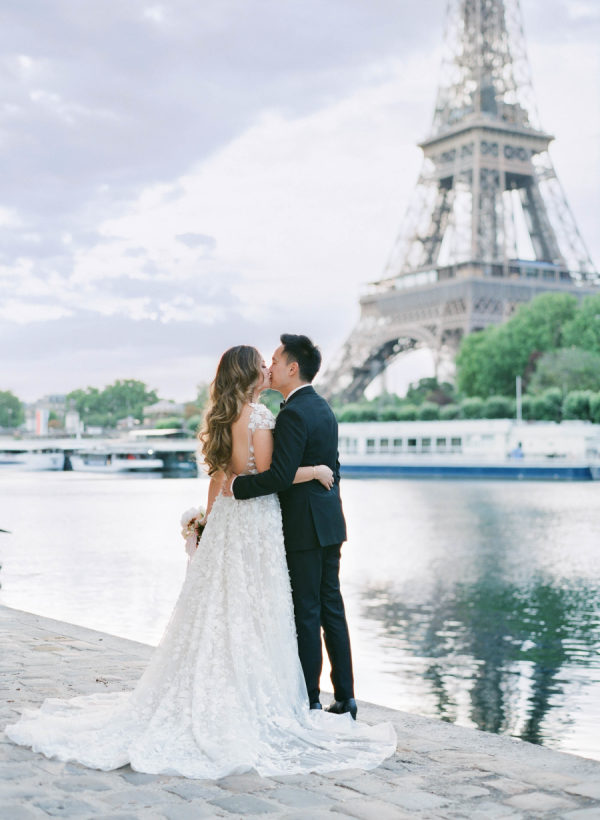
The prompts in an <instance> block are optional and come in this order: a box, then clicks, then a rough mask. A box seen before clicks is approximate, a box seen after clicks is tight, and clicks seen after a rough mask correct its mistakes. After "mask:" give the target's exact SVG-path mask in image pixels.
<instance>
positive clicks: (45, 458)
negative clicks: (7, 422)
mask: <svg viewBox="0 0 600 820" xmlns="http://www.w3.org/2000/svg"><path fill="white" fill-rule="evenodd" d="M64 462H65V455H64V451H63V450H62V448H61V447H56V446H53V445H52V444H51V443H50V442H44V443H38V442H30V441H15V440H5V441H0V469H3V468H5V467H14V468H16V469H18V470H62V469H63V466H64Z"/></svg>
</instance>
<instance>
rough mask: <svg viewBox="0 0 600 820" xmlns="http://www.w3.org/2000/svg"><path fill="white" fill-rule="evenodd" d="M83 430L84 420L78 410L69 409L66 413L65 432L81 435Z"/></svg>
mask: <svg viewBox="0 0 600 820" xmlns="http://www.w3.org/2000/svg"><path fill="white" fill-rule="evenodd" d="M82 432H83V422H82V421H81V418H80V416H79V413H78V412H77V410H67V412H66V413H65V433H68V434H69V435H75V436H77V435H79V434H80V433H82Z"/></svg>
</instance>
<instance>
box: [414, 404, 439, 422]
mask: <svg viewBox="0 0 600 820" xmlns="http://www.w3.org/2000/svg"><path fill="white" fill-rule="evenodd" d="M439 417H440V406H439V404H435V402H432V401H424V402H423V404H422V405H421V406H420V407H419V409H418V411H417V418H418V419H419V421H435V420H436V419H439Z"/></svg>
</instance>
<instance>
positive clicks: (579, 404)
mask: <svg viewBox="0 0 600 820" xmlns="http://www.w3.org/2000/svg"><path fill="white" fill-rule="evenodd" d="M593 396H594V394H593V393H592V392H591V391H590V390H572V391H571V392H570V393H567V395H566V396H565V400H564V402H563V407H562V415H563V418H564V419H581V420H582V421H591V406H590V405H591V400H592V397H593Z"/></svg>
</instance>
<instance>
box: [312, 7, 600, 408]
mask: <svg viewBox="0 0 600 820" xmlns="http://www.w3.org/2000/svg"><path fill="white" fill-rule="evenodd" d="M552 139H553V137H552V136H551V135H550V134H547V133H546V132H545V131H543V130H542V129H541V127H540V124H539V119H538V114H537V110H536V105H535V99H534V95H533V90H532V84H531V77H530V70H529V63H528V60H527V54H526V50H525V39H524V35H523V29H522V25H521V11H520V6H519V0H448V5H447V12H446V31H445V37H444V57H443V61H442V71H441V81H440V84H439V87H438V94H437V100H436V105H435V111H434V116H433V124H432V128H431V134H430V136H429V137H428V138H427V139H426V140H424V141H423V142H422V143H420V146H419V147H420V148H421V149H422V151H423V164H422V168H421V172H420V175H419V179H418V182H417V185H416V188H415V190H414V193H413V196H412V198H411V200H410V202H409V205H408V209H407V212H406V216H405V219H404V222H403V224H402V227H401V231H400V234H399V236H398V238H397V240H396V242H395V244H394V247H393V250H392V253H391V255H390V258H389V261H388V263H387V265H386V268H385V270H384V273H383V276H382V278H381V279H380V280H379V281H376V282H373V283H371V284H370V286H369V288H368V290H367V292H366V293H365V294H364V295H363V296H362V297H361V299H360V308H361V313H360V319H359V322H358V324H357V325H356V327H355V328H354V329H353V330H352V332H351V334H350V336H349V337H348V339H347V341H346V342H345V344H344V346H343V348H342V350H341V351H340V352H339V355H338V356H337V357H336V358H335V359H334V360H333V361H332V364H331V366H330V367H329V369H328V370H327V371H326V372H325V373H324V376H323V379H322V381H321V384H320V389H321V391H322V392H323V393H324V394H325V395H326V396H328V397H332V396H339V397H340V398H343V399H345V400H348V401H353V400H356V399H357V398H359V397H360V396H361V395H362V394H363V392H364V390H365V389H366V387H367V386H368V385H369V384H370V382H371V381H372V380H373V379H374V378H375V377H376V376H377V375H379V374H380V373H382V372H383V370H385V368H386V367H387V366H388V365H389V364H390V363H391V361H392V360H393V359H394V358H396V356H398V355H400V354H401V353H403V352H406V351H408V350H412V349H414V348H416V347H428V348H430V349H431V350H432V351H433V352H434V355H438V356H439V355H440V354H442V353H445V354H446V355H453V354H454V353H455V352H456V350H457V348H458V345H459V343H460V340H461V338H462V337H463V335H465V334H467V333H471V332H472V331H476V330H482V329H483V328H485V327H487V326H488V325H491V324H499V323H501V322H504V321H506V320H507V319H509V318H510V316H511V315H512V314H513V313H514V311H515V309H516V308H517V307H518V306H519V305H520V304H522V303H524V302H527V301H529V300H530V299H532V298H533V297H534V296H536V295H537V294H539V293H542V292H544V291H561V292H569V293H573V294H575V295H577V296H584V295H586V294H588V293H597V292H599V290H598V288H599V285H600V275H599V274H598V272H597V271H596V270H595V268H594V266H593V264H592V261H591V258H590V255H589V253H588V251H587V248H586V246H585V243H584V241H583V239H582V237H581V235H580V233H579V231H578V229H577V225H576V223H575V220H574V218H573V215H572V213H571V211H570V208H569V205H568V203H567V200H566V198H565V195H564V192H563V190H562V188H561V185H560V183H559V180H558V178H557V176H556V173H555V171H554V167H553V165H552V161H551V158H550V155H549V153H548V147H549V145H550V142H551V141H552Z"/></svg>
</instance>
